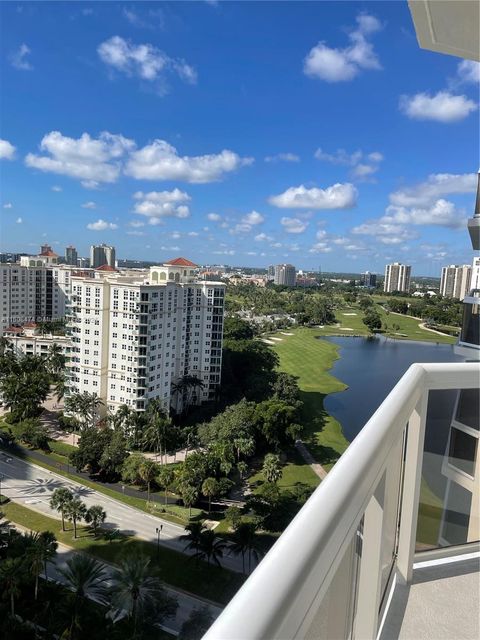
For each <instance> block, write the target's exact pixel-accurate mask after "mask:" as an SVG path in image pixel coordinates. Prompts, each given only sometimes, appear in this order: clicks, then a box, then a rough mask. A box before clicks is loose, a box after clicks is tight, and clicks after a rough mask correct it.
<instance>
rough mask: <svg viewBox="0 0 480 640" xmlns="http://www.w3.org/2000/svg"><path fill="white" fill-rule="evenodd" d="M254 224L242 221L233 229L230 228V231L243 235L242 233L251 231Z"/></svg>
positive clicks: (232, 233)
mask: <svg viewBox="0 0 480 640" xmlns="http://www.w3.org/2000/svg"><path fill="white" fill-rule="evenodd" d="M252 228H253V227H252V225H251V224H248V223H247V222H240V223H239V224H236V225H235V226H234V227H233V229H230V231H229V233H230V234H231V235H232V236H235V235H241V234H245V233H250V231H251V230H252Z"/></svg>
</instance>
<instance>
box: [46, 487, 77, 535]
mask: <svg viewBox="0 0 480 640" xmlns="http://www.w3.org/2000/svg"><path fill="white" fill-rule="evenodd" d="M72 499H73V494H72V492H71V491H69V490H68V489H66V488H65V487H60V488H59V489H55V491H54V492H53V493H52V497H51V499H50V508H51V509H54V510H55V511H60V513H61V514H62V531H65V513H66V511H67V507H68V505H69V504H70V502H71V501H72Z"/></svg>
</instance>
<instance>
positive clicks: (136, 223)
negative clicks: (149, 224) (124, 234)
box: [128, 220, 145, 228]
mask: <svg viewBox="0 0 480 640" xmlns="http://www.w3.org/2000/svg"><path fill="white" fill-rule="evenodd" d="M128 226H129V227H134V228H138V227H144V226H145V223H144V222H142V221H141V220H132V221H131V222H129V223H128Z"/></svg>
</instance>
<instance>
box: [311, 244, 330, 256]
mask: <svg viewBox="0 0 480 640" xmlns="http://www.w3.org/2000/svg"><path fill="white" fill-rule="evenodd" d="M331 250H332V248H331V247H329V246H328V244H327V243H326V242H316V243H315V244H314V245H313V246H312V247H311V248H310V249H309V253H330V252H331Z"/></svg>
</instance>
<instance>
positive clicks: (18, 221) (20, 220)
mask: <svg viewBox="0 0 480 640" xmlns="http://www.w3.org/2000/svg"><path fill="white" fill-rule="evenodd" d="M15 222H16V223H17V224H22V222H23V219H22V218H17V219H16V220H15Z"/></svg>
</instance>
